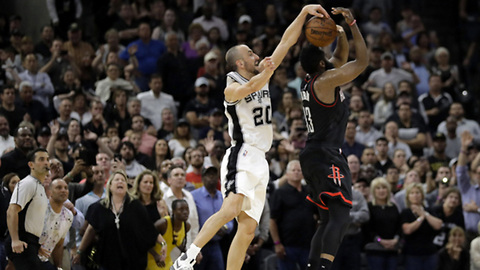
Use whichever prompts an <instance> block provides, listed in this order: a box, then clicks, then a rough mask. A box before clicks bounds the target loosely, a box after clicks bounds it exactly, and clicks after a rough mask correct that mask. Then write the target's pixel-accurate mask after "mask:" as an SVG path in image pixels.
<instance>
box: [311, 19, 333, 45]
mask: <svg viewBox="0 0 480 270" xmlns="http://www.w3.org/2000/svg"><path fill="white" fill-rule="evenodd" d="M305 36H306V37H307V40H308V41H309V42H310V43H312V44H313V45H315V46H317V47H325V46H328V45H329V44H330V43H332V42H333V41H334V40H335V38H336V37H337V25H336V24H335V21H334V20H332V18H319V17H312V18H311V19H310V20H308V22H307V24H306V25H305Z"/></svg>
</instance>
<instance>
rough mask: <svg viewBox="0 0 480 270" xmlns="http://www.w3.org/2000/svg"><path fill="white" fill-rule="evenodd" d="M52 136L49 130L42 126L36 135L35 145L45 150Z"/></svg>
mask: <svg viewBox="0 0 480 270" xmlns="http://www.w3.org/2000/svg"><path fill="white" fill-rule="evenodd" d="M51 136H52V132H51V131H50V128H49V127H47V126H43V127H41V128H40V129H39V130H38V133H37V144H38V147H40V148H44V149H47V145H48V142H49V141H50V137H51Z"/></svg>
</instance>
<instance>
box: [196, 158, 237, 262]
mask: <svg viewBox="0 0 480 270" xmlns="http://www.w3.org/2000/svg"><path fill="white" fill-rule="evenodd" d="M218 180H219V175H218V169H217V168H216V167H214V166H212V167H208V168H206V169H203V171H202V175H201V181H202V183H203V186H202V187H200V188H198V189H196V190H194V191H192V196H193V199H194V200H195V205H196V206H197V213H198V222H199V225H200V228H202V226H203V224H204V223H205V221H207V219H208V218H209V217H210V216H211V215H213V214H214V213H216V212H218V210H220V207H221V206H222V203H223V196H222V193H221V192H220V191H219V190H218V189H217V184H218ZM232 229H233V220H232V221H230V222H228V223H227V224H226V225H225V226H223V227H222V228H221V229H220V230H219V231H218V232H217V234H216V235H215V236H214V237H213V238H212V240H210V241H209V242H208V244H207V245H206V246H205V247H204V248H203V249H202V255H203V258H202V261H201V262H200V263H199V264H198V265H197V267H198V270H207V269H208V270H222V269H225V264H224V261H223V255H222V249H221V246H220V240H221V239H222V238H223V237H224V236H225V235H227V234H229V233H230V232H231V231H232Z"/></svg>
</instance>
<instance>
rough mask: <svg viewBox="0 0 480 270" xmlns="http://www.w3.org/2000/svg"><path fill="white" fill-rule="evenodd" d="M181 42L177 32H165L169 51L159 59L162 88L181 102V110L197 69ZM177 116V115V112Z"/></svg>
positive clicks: (187, 97)
mask: <svg viewBox="0 0 480 270" xmlns="http://www.w3.org/2000/svg"><path fill="white" fill-rule="evenodd" d="M179 42H180V41H179V38H178V35H177V33H175V32H168V33H166V34H165V45H166V46H167V52H166V53H164V54H163V55H162V56H161V57H160V59H159V60H158V62H157V69H158V74H160V76H161V77H162V80H163V88H162V89H164V92H165V93H167V94H169V95H171V96H172V97H173V98H174V99H175V101H177V102H179V103H180V108H179V110H180V111H181V110H182V108H183V106H185V103H186V102H187V101H188V99H189V98H190V93H191V90H192V89H191V88H192V86H193V80H194V74H195V73H196V72H197V70H196V69H195V68H194V67H193V66H194V65H192V64H191V63H190V62H189V61H188V60H187V57H186V54H185V52H183V51H182V50H181V49H180V43H179ZM175 112H176V111H175ZM175 117H177V115H176V114H175ZM157 129H158V128H157Z"/></svg>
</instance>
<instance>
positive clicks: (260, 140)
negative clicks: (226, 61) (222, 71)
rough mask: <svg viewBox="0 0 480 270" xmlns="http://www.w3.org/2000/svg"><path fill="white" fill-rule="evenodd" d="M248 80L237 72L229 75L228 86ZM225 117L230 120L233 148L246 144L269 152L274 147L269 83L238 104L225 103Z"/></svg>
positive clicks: (229, 128) (229, 132) (229, 129)
mask: <svg viewBox="0 0 480 270" xmlns="http://www.w3.org/2000/svg"><path fill="white" fill-rule="evenodd" d="M234 82H238V83H239V84H245V83H247V82H248V80H247V79H246V78H244V77H242V75H240V74H238V73H237V72H235V71H232V72H229V73H228V74H227V86H228V85H230V84H231V83H234ZM224 104H225V115H226V116H227V118H228V134H229V135H230V137H231V138H232V146H235V145H237V144H242V143H246V144H249V145H251V146H254V147H257V148H258V149H260V150H262V151H264V152H267V151H268V150H269V149H270V147H271V146H272V139H273V128H272V106H271V102H270V91H269V90H268V83H267V84H266V85H265V86H263V87H262V89H261V90H259V91H257V92H254V93H251V94H250V95H248V96H246V97H244V98H243V99H241V100H238V101H236V102H232V103H230V102H227V101H225V102H224Z"/></svg>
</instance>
